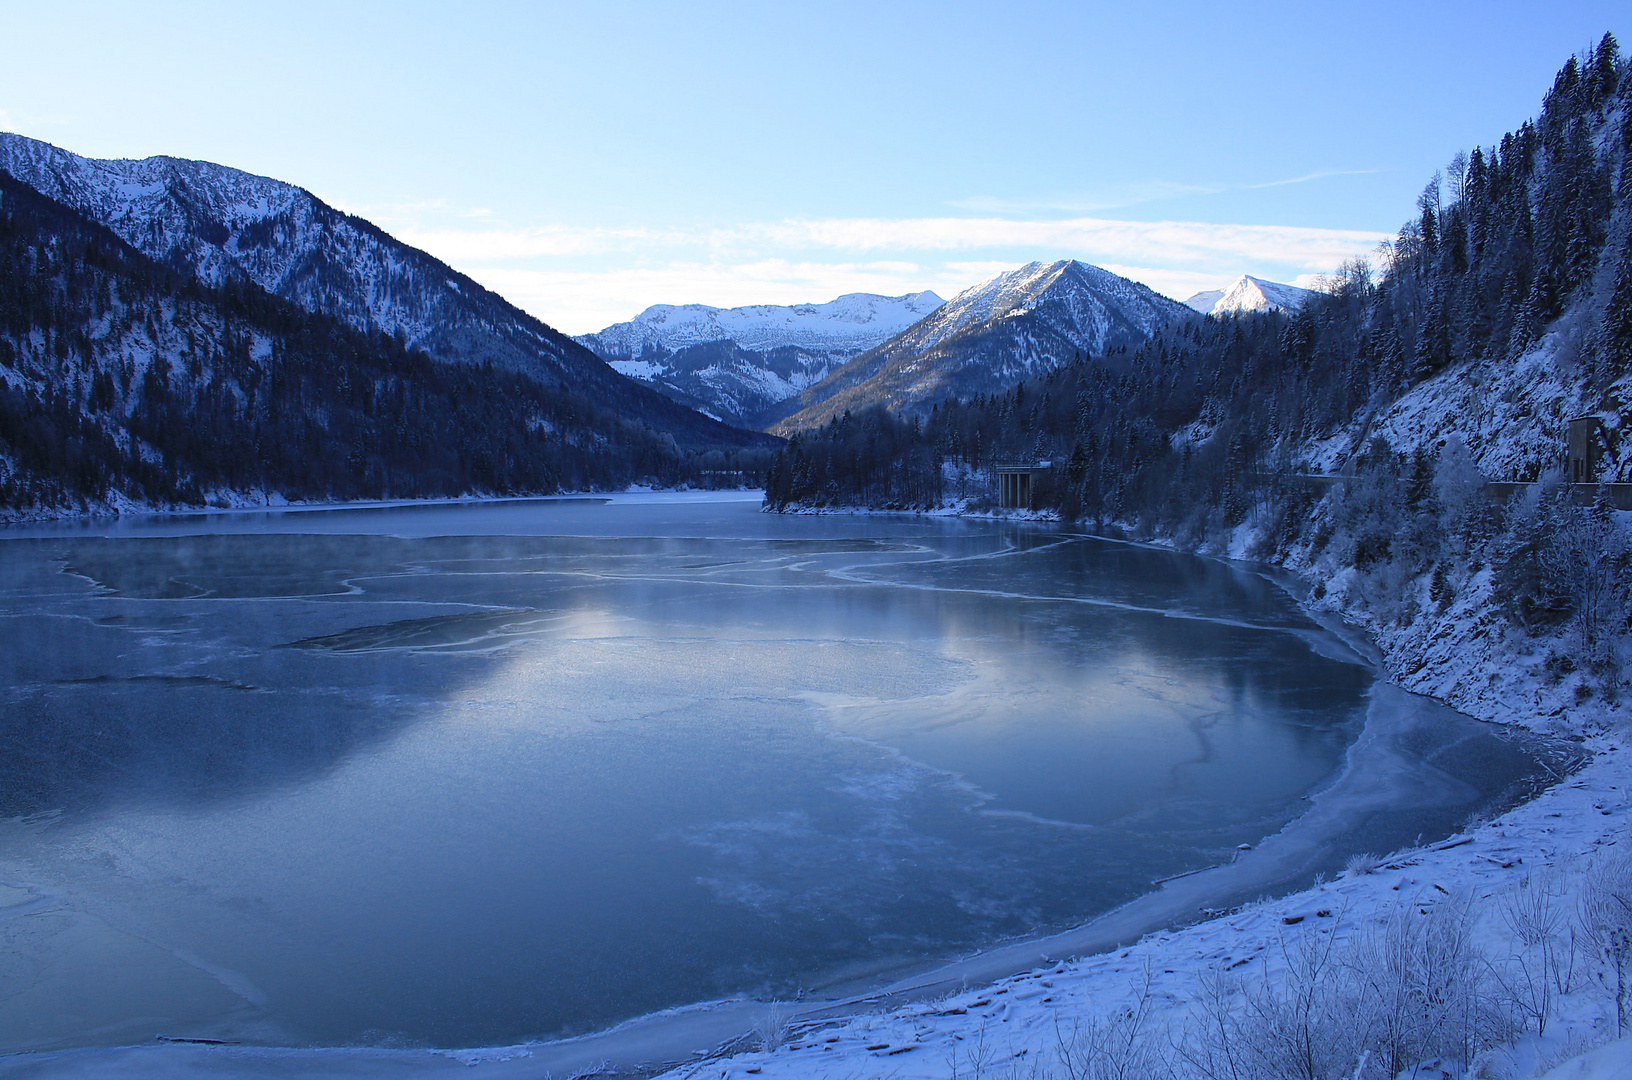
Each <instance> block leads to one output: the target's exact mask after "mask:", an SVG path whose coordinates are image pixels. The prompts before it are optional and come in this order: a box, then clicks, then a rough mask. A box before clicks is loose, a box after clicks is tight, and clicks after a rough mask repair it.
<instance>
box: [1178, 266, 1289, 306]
mask: <svg viewBox="0 0 1632 1080" xmlns="http://www.w3.org/2000/svg"><path fill="white" fill-rule="evenodd" d="M1308 298H1309V290H1308V289H1300V288H1298V287H1297V286H1296V285H1283V284H1282V283H1280V282H1278V281H1265V280H1264V279H1263V278H1255V277H1253V276H1252V275H1251V274H1242V275H1241V276H1240V277H1238V278H1236V279H1235V281H1234V282H1233V283H1232V284H1231V285H1230V286H1229V288H1227V289H1209V290H1207V291H1206V292H1199V293H1197V294H1196V295H1194V296H1192V297H1191V298H1190V299H1188V300H1186V301H1185V302H1184V303H1185V306H1187V307H1191V308H1194V309H1195V310H1197V311H1199V312H1201V313H1202V314H1203V315H1238V314H1240V313H1242V312H1245V311H1300V310H1302V308H1303V304H1304V301H1305V300H1307V299H1308Z"/></svg>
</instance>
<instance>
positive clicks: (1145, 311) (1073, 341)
mask: <svg viewBox="0 0 1632 1080" xmlns="http://www.w3.org/2000/svg"><path fill="white" fill-rule="evenodd" d="M1185 314H1188V309H1187V308H1185V306H1184V305H1183V304H1180V303H1178V302H1177V301H1175V300H1170V299H1168V298H1167V297H1165V296H1162V295H1160V294H1158V293H1156V292H1153V291H1152V290H1151V289H1149V288H1147V287H1146V286H1144V285H1140V284H1138V283H1137V282H1133V281H1129V280H1128V279H1126V278H1122V277H1118V276H1117V275H1115V274H1113V273H1111V272H1110V271H1108V270H1103V269H1101V268H1099V267H1097V266H1089V265H1087V264H1086V263H1081V262H1077V261H1075V260H1067V261H1061V262H1055V263H1028V264H1027V265H1025V266H1022V267H1020V268H1019V269H1017V270H1010V271H1007V272H1005V273H1002V274H999V275H998V276H997V277H995V278H993V279H991V280H990V281H987V282H983V283H982V284H980V285H976V286H974V287H973V288H969V289H965V290H964V291H963V292H961V293H959V294H958V295H957V296H955V297H953V298H952V299H951V300H949V301H947V303H946V304H945V305H944V306H943V307H941V308H940V309H939V310H937V311H936V312H934V313H933V314H931V315H929V316H928V317H927V318H924V319H923V320H921V321H919V322H918V323H916V324H914V325H913V326H911V327H909V328H908V329H906V330H905V331H903V332H902V333H900V334H898V335H896V336H895V337H893V338H891V339H890V340H889V341H887V342H885V343H884V344H882V345H880V346H879V347H878V348H876V349H873V350H872V351H870V352H868V353H865V354H863V355H862V356H859V357H857V358H856V359H855V360H854V361H852V362H851V363H850V364H847V365H846V366H844V367H842V368H840V369H839V370H837V371H835V372H833V373H832V374H831V375H829V376H828V377H827V378H826V379H824V380H822V382H820V383H818V384H817V385H815V386H813V387H811V388H810V389H809V390H806V391H805V392H804V393H802V394H801V395H799V397H797V398H795V399H791V400H790V401H789V403H788V404H789V405H790V406H793V408H789V409H788V410H787V412H786V413H785V415H786V416H787V419H785V420H783V421H782V423H781V424H779V425H778V427H777V430H781V431H792V430H798V429H801V428H808V427H812V426H815V425H817V424H820V423H822V422H824V421H825V420H827V419H828V418H829V417H831V416H835V415H838V414H839V413H841V412H843V411H844V410H846V409H855V408H860V407H865V406H867V405H872V404H881V405H885V406H887V407H889V408H890V409H892V410H896V411H908V412H914V411H915V412H927V411H928V410H929V407H930V406H931V405H932V404H933V403H935V402H936V401H939V400H940V399H942V398H944V397H947V396H949V395H952V396H968V395H971V394H975V393H990V392H992V391H994V390H997V389H999V388H1005V387H1008V386H1012V385H1013V384H1014V383H1015V382H1016V381H1017V380H1019V379H1027V378H1034V377H1036V376H1037V375H1039V374H1043V373H1046V372H1048V371H1050V370H1052V369H1054V368H1056V367H1058V366H1059V365H1061V364H1064V363H1067V362H1069V361H1071V360H1073V359H1075V358H1076V357H1078V356H1099V355H1102V354H1104V353H1105V352H1106V351H1108V350H1110V349H1114V348H1118V347H1122V346H1129V345H1138V344H1139V343H1141V342H1143V341H1145V340H1146V339H1147V338H1149V337H1150V335H1151V334H1152V333H1154V332H1155V331H1156V330H1158V329H1160V328H1161V327H1163V326H1165V325H1167V323H1169V322H1170V321H1172V320H1173V319H1174V318H1176V317H1178V316H1181V315H1185ZM795 409H797V410H798V411H797V412H796V411H795Z"/></svg>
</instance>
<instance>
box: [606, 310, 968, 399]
mask: <svg viewBox="0 0 1632 1080" xmlns="http://www.w3.org/2000/svg"><path fill="white" fill-rule="evenodd" d="M941 303H942V301H941V298H940V297H939V296H936V295H935V294H934V293H932V292H927V291H926V292H921V293H909V294H907V295H905V296H877V295H874V294H872V293H849V294H847V295H845V296H841V297H839V298H838V299H837V300H833V301H830V302H828V303H826V304H795V305H791V306H780V305H774V304H757V305H754V306H752V307H738V308H717V307H709V306H708V305H706V304H686V305H684V306H681V307H676V306H674V305H671V304H656V305H653V306H652V307H649V308H647V309H646V310H645V311H643V312H641V313H640V314H639V315H638V316H636V317H635V318H634V319H631V320H630V321H629V322H623V323H618V324H616V325H614V326H609V327H607V328H606V329H605V330H602V331H600V332H599V333H595V334H585V335H583V336H581V337H578V338H576V339H575V340H576V341H578V342H579V343H580V344H582V345H584V346H586V347H588V348H589V349H590V350H592V351H593V352H594V353H595V354H596V355H597V356H599V357H600V358H601V359H603V360H605V361H607V362H608V363H610V364H611V365H612V366H613V367H614V368H615V369H617V370H618V371H619V372H621V373H623V374H624V375H627V376H629V377H630V378H632V379H638V380H640V381H641V382H644V383H646V384H647V385H649V386H652V387H653V388H655V389H657V390H659V391H661V392H663V393H665V394H667V395H669V396H670V397H672V398H674V399H675V400H676V401H679V402H682V403H684V404H686V405H689V406H690V407H692V408H695V409H699V410H701V411H703V412H705V413H707V414H708V415H710V416H714V417H718V418H719V419H722V420H725V421H727V422H728V423H734V424H740V425H742V426H745V427H756V426H758V422H759V420H760V418H761V417H763V416H764V415H765V414H766V413H767V411H769V410H772V409H774V408H775V406H777V405H778V404H779V403H780V402H782V401H784V400H786V399H787V398H789V397H791V396H793V395H794V394H797V393H799V392H800V391H801V390H804V389H806V388H807V387H809V386H811V385H813V384H815V383H816V382H819V381H820V380H821V379H822V378H823V377H825V376H826V375H827V373H828V372H830V371H832V370H834V369H835V368H838V367H840V366H842V365H843V364H845V363H847V362H848V361H850V360H852V359H854V358H855V357H857V356H859V355H861V354H862V353H864V352H866V351H867V350H868V349H871V348H873V347H874V346H876V345H878V344H880V343H882V342H883V341H885V340H887V339H889V338H890V337H892V336H894V335H895V334H897V333H899V332H900V331H902V330H905V329H906V328H907V327H909V326H911V325H912V324H913V323H915V322H917V321H918V320H919V319H921V318H923V317H924V316H925V315H928V314H929V313H930V312H932V311H934V310H935V309H936V308H939V307H940V306H941Z"/></svg>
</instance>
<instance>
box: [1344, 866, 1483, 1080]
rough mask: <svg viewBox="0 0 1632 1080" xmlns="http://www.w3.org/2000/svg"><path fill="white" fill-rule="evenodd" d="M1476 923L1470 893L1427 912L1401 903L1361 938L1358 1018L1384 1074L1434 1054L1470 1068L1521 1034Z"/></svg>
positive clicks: (1356, 959) (1356, 965)
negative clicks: (1475, 936)
mask: <svg viewBox="0 0 1632 1080" xmlns="http://www.w3.org/2000/svg"><path fill="white" fill-rule="evenodd" d="M1471 923H1472V920H1471V918H1470V916H1469V901H1468V899H1467V898H1466V897H1453V898H1448V899H1446V900H1443V901H1441V902H1440V903H1438V904H1436V905H1435V906H1434V907H1432V908H1430V909H1428V910H1427V913H1426V914H1419V911H1418V908H1417V907H1416V906H1415V905H1407V906H1404V907H1400V908H1396V909H1395V910H1394V911H1393V912H1391V913H1390V914H1389V916H1388V918H1387V919H1386V920H1385V921H1384V922H1383V924H1382V925H1381V926H1380V927H1378V928H1376V929H1374V930H1373V931H1371V932H1370V933H1369V934H1366V935H1365V936H1363V937H1362V938H1361V939H1360V940H1359V941H1358V942H1357V943H1356V945H1355V947H1354V949H1353V954H1352V959H1351V963H1352V964H1353V977H1354V979H1355V984H1356V990H1357V991H1358V994H1357V1003H1356V1014H1355V1016H1356V1021H1357V1023H1358V1025H1359V1026H1361V1027H1363V1028H1364V1029H1365V1041H1366V1046H1367V1048H1368V1049H1370V1050H1371V1051H1372V1052H1373V1054H1374V1055H1375V1062H1376V1064H1377V1065H1378V1067H1379V1068H1380V1069H1381V1070H1382V1071H1383V1072H1384V1074H1385V1075H1387V1076H1396V1075H1398V1074H1399V1073H1400V1071H1401V1070H1403V1069H1406V1068H1408V1067H1414V1066H1416V1065H1418V1064H1420V1063H1422V1062H1424V1061H1428V1060H1431V1059H1440V1060H1442V1061H1447V1060H1448V1061H1454V1062H1456V1063H1457V1064H1458V1065H1459V1066H1460V1068H1461V1069H1466V1068H1467V1067H1468V1066H1469V1064H1470V1063H1471V1062H1472V1060H1473V1059H1474V1058H1475V1057H1476V1056H1477V1055H1478V1054H1479V1053H1480V1052H1481V1051H1483V1050H1486V1049H1489V1048H1491V1047H1494V1046H1499V1045H1501V1044H1502V1043H1504V1042H1506V1041H1508V1040H1509V1039H1510V1038H1512V1036H1513V1035H1514V1033H1515V1032H1514V1025H1513V1023H1512V1020H1511V1013H1510V1011H1509V1010H1507V1009H1505V1008H1504V1007H1503V1004H1502V1002H1501V1000H1500V999H1499V997H1498V996H1497V994H1496V993H1494V990H1495V989H1496V988H1495V987H1493V986H1492V985H1491V984H1490V981H1489V976H1488V973H1489V970H1490V967H1489V964H1488V963H1487V961H1486V959H1485V957H1484V956H1483V955H1482V954H1481V953H1480V952H1479V950H1478V949H1477V947H1476V946H1475V945H1474V943H1473V940H1472V937H1471Z"/></svg>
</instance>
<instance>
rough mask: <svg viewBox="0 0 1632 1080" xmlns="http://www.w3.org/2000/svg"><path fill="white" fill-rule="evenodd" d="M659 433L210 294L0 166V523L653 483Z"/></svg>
mask: <svg viewBox="0 0 1632 1080" xmlns="http://www.w3.org/2000/svg"><path fill="white" fill-rule="evenodd" d="M692 465H693V463H692V460H691V457H690V456H689V455H688V454H687V453H685V452H684V451H682V450H681V449H680V448H678V447H677V446H676V444H675V441H674V439H673V438H672V437H670V436H669V435H667V434H665V433H661V432H657V431H654V430H652V429H651V428H650V427H648V426H646V425H645V424H641V423H638V422H636V421H633V420H629V419H625V418H621V417H619V416H617V415H615V414H607V413H605V412H603V411H601V409H600V407H599V406H598V405H597V404H596V403H595V402H593V401H592V400H590V399H589V398H587V397H586V396H584V395H582V394H580V393H577V392H576V391H573V390H569V389H567V388H566V387H565V386H563V385H562V383H560V382H559V381H557V380H554V379H550V380H548V381H540V380H538V379H534V378H532V377H530V376H527V375H524V374H522V373H520V372H518V371H514V370H508V369H505V368H502V367H496V366H494V365H492V364H487V363H481V364H478V363H466V364H448V363H438V362H436V361H433V360H432V359H431V358H430V357H429V356H428V355H427V354H426V353H425V352H424V351H423V350H420V349H415V348H409V347H408V346H406V345H405V344H404V343H403V340H402V337H401V336H399V335H394V334H387V333H384V332H382V331H374V332H364V331H360V330H356V329H354V328H352V327H350V326H348V325H346V324H345V323H344V322H342V321H340V320H338V319H336V318H333V317H331V316H327V315H314V314H312V313H310V312H307V311H305V310H303V309H301V308H300V307H298V306H296V305H295V304H293V303H291V302H289V301H287V300H282V299H279V298H277V297H274V296H271V295H269V294H268V293H267V292H266V291H265V290H263V289H261V288H260V287H259V286H258V285H256V284H254V283H253V282H250V281H247V280H245V279H243V278H242V277H239V276H235V275H225V276H224V280H223V282H222V284H220V285H210V284H206V283H204V282H203V281H201V280H200V279H199V278H197V277H195V276H193V275H191V274H188V273H179V272H177V271H175V270H173V269H170V268H167V267H164V266H161V265H159V264H158V263H156V262H154V261H153V260H152V259H150V258H148V257H147V256H146V255H144V254H142V253H141V252H139V251H137V250H136V249H135V248H133V247H132V246H130V245H129V244H127V243H126V242H125V241H124V240H122V239H120V238H119V237H117V236H115V235H114V234H113V233H112V232H111V231H110V230H109V229H108V228H106V227H105V226H103V225H101V224H99V223H96V222H93V221H90V220H88V219H86V218H85V217H84V216H83V215H81V214H79V213H78V212H77V211H75V210H73V209H71V208H69V207H66V206H63V205H62V204H60V203H58V202H56V201H54V200H52V199H49V198H47V197H45V196H44V195H41V194H40V193H38V192H36V191H35V190H34V189H32V188H31V187H29V186H28V185H26V184H23V183H21V182H20V181H18V180H16V179H14V178H13V177H11V176H10V175H8V174H6V173H4V172H3V171H0V513H6V514H8V515H16V514H43V513H52V512H62V511H80V510H96V509H108V508H118V507H122V506H166V505H176V504H188V505H197V504H200V503H203V502H205V501H213V502H218V503H221V502H231V501H244V500H245V499H249V498H255V499H273V498H276V499H279V500H281V499H284V498H288V499H297V498H298V499H337V498H379V497H420V496H432V495H458V494H465V493H480V492H489V493H510V492H550V491H555V490H557V489H559V488H561V487H567V488H584V487H588V486H591V485H595V486H603V487H604V486H613V485H616V486H622V485H625V484H628V483H630V482H634V481H647V482H652V481H656V482H674V481H677V480H679V479H683V478H685V477H686V476H687V475H689V470H690V469H691V468H692Z"/></svg>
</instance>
